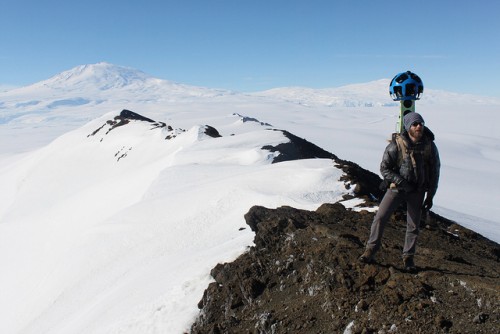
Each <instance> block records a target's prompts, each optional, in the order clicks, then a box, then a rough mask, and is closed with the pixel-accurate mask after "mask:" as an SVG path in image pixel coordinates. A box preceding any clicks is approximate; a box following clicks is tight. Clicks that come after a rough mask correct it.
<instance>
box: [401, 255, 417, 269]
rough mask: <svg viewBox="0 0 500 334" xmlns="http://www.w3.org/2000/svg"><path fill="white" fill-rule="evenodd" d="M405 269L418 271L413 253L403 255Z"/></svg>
mask: <svg viewBox="0 0 500 334" xmlns="http://www.w3.org/2000/svg"><path fill="white" fill-rule="evenodd" d="M403 266H404V270H405V271H406V272H409V273H414V272H416V271H417V267H416V266H415V262H413V255H408V256H404V257H403Z"/></svg>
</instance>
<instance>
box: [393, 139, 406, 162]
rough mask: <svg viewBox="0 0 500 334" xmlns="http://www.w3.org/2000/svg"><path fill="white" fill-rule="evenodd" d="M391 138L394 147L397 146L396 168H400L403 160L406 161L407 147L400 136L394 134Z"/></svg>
mask: <svg viewBox="0 0 500 334" xmlns="http://www.w3.org/2000/svg"><path fill="white" fill-rule="evenodd" d="M392 138H393V139H394V141H395V142H396V145H397V146H398V166H401V163H402V162H403V160H404V159H406V156H407V155H408V147H407V145H406V142H405V141H404V139H403V137H401V134H399V133H394V134H393V136H392Z"/></svg>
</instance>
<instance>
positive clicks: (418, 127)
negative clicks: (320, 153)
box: [359, 112, 441, 271]
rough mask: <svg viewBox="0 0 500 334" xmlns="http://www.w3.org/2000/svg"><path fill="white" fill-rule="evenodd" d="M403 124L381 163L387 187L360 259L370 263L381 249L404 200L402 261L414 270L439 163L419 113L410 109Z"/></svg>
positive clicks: (428, 131) (437, 155) (437, 154)
mask: <svg viewBox="0 0 500 334" xmlns="http://www.w3.org/2000/svg"><path fill="white" fill-rule="evenodd" d="M403 124H404V128H405V131H403V133H401V134H399V133H394V134H393V136H392V140H391V142H390V143H389V145H387V147H386V149H385V152H384V156H383V158H382V162H381V164H380V171H381V173H382V176H383V178H384V184H386V185H387V186H388V189H387V191H386V193H385V195H384V198H383V199H382V202H381V203H380V206H379V210H378V212H377V214H376V215H375V218H374V220H373V223H372V226H371V231H370V238H369V239H368V242H367V243H366V249H365V252H364V253H363V255H361V257H360V258H359V259H360V261H361V262H364V263H371V262H373V260H374V256H375V253H376V252H377V251H378V250H379V248H380V245H381V239H382V235H383V233H384V227H385V225H386V223H387V222H388V221H389V219H390V217H391V215H392V213H393V212H394V211H395V210H396V209H397V208H398V206H399V205H400V204H401V203H402V202H404V201H406V206H407V225H406V237H405V243H404V248H403V264H404V269H405V270H407V271H415V270H416V267H415V263H414V261H413V256H414V254H415V249H416V244H417V237H418V233H419V225H420V217H421V213H422V209H423V210H426V211H428V210H429V209H430V208H431V207H432V199H433V197H434V195H435V194H436V190H437V186H438V181H439V170H440V166H441V164H440V161H439V153H438V150H437V147H436V145H435V144H434V134H433V133H432V132H431V130H429V129H428V128H427V127H425V126H424V119H423V118H422V116H421V115H420V114H418V113H416V112H410V113H408V114H406V115H405V116H404V118H403ZM426 193H427V196H425V194H426ZM424 198H425V200H424Z"/></svg>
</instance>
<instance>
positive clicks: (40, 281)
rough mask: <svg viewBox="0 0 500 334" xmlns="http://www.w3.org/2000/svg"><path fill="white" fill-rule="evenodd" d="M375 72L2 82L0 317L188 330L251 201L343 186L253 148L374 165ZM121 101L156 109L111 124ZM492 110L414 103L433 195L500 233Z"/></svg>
mask: <svg viewBox="0 0 500 334" xmlns="http://www.w3.org/2000/svg"><path fill="white" fill-rule="evenodd" d="M387 82H388V81H387V80H380V81H376V82H373V83H366V84H361V85H351V86H346V87H341V88H338V89H328V90H319V91H318V90H308V89H298V88H287V89H277V90H272V91H267V92H260V93H252V94H244V93H235V92H228V91H221V90H215V89H209V88H201V87H191V86H186V85H181V84H177V83H172V82H168V81H165V80H160V79H156V78H154V77H151V76H149V75H146V74H144V73H142V72H140V71H136V70H134V69H130V68H123V67H119V66H115V65H111V64H106V63H99V64H94V65H84V66H80V67H77V68H74V69H71V70H69V71H66V72H63V73H61V74H59V75H56V76H54V77H53V78H50V79H48V80H46V81H43V82H40V83H37V84H34V85H31V86H27V87H23V88H19V89H15V90H10V91H7V92H0V188H1V189H2V192H0V266H1V267H2V268H3V270H2V275H0V287H2V288H1V290H0V317H1V320H0V332H1V333H156V332H167V333H181V332H182V331H183V330H186V329H187V328H188V327H189V324H190V322H191V321H192V320H193V317H194V316H195V315H196V312H197V308H196V304H197V302H198V301H199V299H200V298H201V294H202V292H203V290H204V289H205V287H206V285H207V284H208V282H210V277H209V271H210V269H211V268H212V267H213V266H214V265H215V264H216V263H218V262H223V261H230V260H232V259H234V258H235V257H236V256H237V255H238V254H241V252H243V251H244V250H245V249H246V247H247V246H249V245H251V244H252V238H253V235H252V233H251V232H250V231H249V229H248V228H246V226H245V223H244V219H243V215H244V213H246V212H247V211H248V209H249V208H250V207H251V206H252V205H263V206H267V207H277V206H281V205H292V206H294V207H298V208H305V209H315V208H316V207H317V206H319V205H320V204H322V203H324V202H336V201H338V200H340V198H341V197H342V195H343V194H345V193H346V192H348V190H346V189H345V187H344V185H343V184H342V183H340V182H338V181H337V180H338V179H339V177H340V176H341V172H340V171H339V170H337V169H336V168H334V166H333V165H332V163H331V161H328V160H321V159H318V160H304V161H293V162H285V163H279V164H271V163H270V162H271V160H272V158H273V156H274V153H271V152H269V151H266V150H262V149H261V148H262V147H263V146H265V145H277V144H279V143H283V142H286V141H287V138H285V137H284V136H283V135H282V133H281V132H279V131H269V130H268V129H284V130H288V131H290V132H291V133H294V134H295V135H297V136H299V137H303V138H305V139H307V140H308V141H310V142H313V143H315V144H316V145H318V146H320V147H322V148H324V149H326V150H328V151H330V152H332V153H334V154H336V155H337V156H339V157H340V158H342V159H347V160H351V161H355V162H356V163H358V164H360V165H361V166H362V167H364V168H367V169H369V170H371V171H373V172H378V164H379V163H380V158H381V155H382V152H383V149H384V147H385V145H386V139H387V138H389V136H390V133H391V132H392V131H393V130H394V128H395V123H396V119H397V113H398V109H399V106H398V105H395V104H394V103H393V102H392V101H391V100H390V98H389V95H388V94H387V91H386V90H387V87H386V86H388V84H386V83H387ZM381 90H383V92H381ZM426 98H427V99H426ZM332 101H333V102H332ZM124 108H127V109H131V110H132V111H135V112H138V113H140V114H142V115H143V116H146V117H148V118H150V119H152V120H154V121H156V122H149V121H144V120H142V121H141V120H132V121H130V122H129V123H127V124H124V125H122V126H116V124H117V122H118V121H117V120H116V119H115V117H116V116H117V115H118V114H119V112H120V111H121V110H122V109H124ZM499 109H500V103H499V102H498V101H497V100H495V99H491V98H485V97H472V96H464V95H457V94H453V93H447V92H435V91H432V90H429V89H426V91H425V92H424V98H423V99H422V100H421V101H419V102H418V103H417V111H419V112H420V113H421V114H422V115H423V116H424V118H425V119H426V122H427V125H428V126H429V127H430V128H431V129H432V130H433V131H434V132H435V134H436V137H437V141H436V143H437V145H438V147H439V149H440V154H441V159H442V177H441V183H440V188H439V190H438V194H437V196H436V198H435V208H434V210H435V211H436V212H437V213H440V214H442V215H444V216H446V217H448V218H451V219H455V220H457V221H458V222H459V223H461V224H462V225H464V226H466V227H469V228H471V229H473V230H475V231H477V232H479V233H481V234H483V235H485V236H486V237H488V238H490V239H492V240H495V241H497V242H499V241H500V232H499V231H500V229H499V228H498V218H497V217H498V216H499V214H500V211H499V210H500V209H499V208H498V206H497V203H498V199H499V197H498V189H499V188H500V155H499V152H500V135H499V134H498V131H496V130H497V126H496V124H497V123H498V122H497V120H498V119H499V116H498V115H499ZM108 121H110V122H108ZM162 122H163V123H162ZM206 125H210V126H212V127H214V128H215V129H217V130H218V132H219V133H220V134H221V135H222V137H217V138H213V137H211V136H208V135H207V134H206V129H207V128H206ZM166 138H169V139H166ZM6 287H9V288H6Z"/></svg>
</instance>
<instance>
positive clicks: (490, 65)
mask: <svg viewBox="0 0 500 334" xmlns="http://www.w3.org/2000/svg"><path fill="white" fill-rule="evenodd" d="M498 13H500V2H498V1H496V0H478V1H470V0H469V1H467V0H454V1H451V0H421V1H394V0H391V1H386V0H378V1H373V0H357V1H348V0H344V1H335V0H330V1H327V0H304V1H298V0H267V1H261V0H251V1H250V0H248V1H247V0H204V1H203V0H197V1H194V0H178V1H169V0H164V1H161V0H134V1H132V0H128V1H127V0H121V1H118V0H99V1H97V0H86V1H82V0H78V1H76V0H45V1H36V0H2V2H1V10H0V85H1V84H4V85H27V84H31V83H34V82H37V81H40V80H44V79H47V78H49V77H51V76H53V75H55V74H57V73H60V72H62V71H64V70H68V69H70V68H72V67H74V66H78V65H83V64H92V63H97V62H101V61H105V62H109V63H113V64H116V65H122V66H128V67H133V68H136V69H139V70H142V71H144V72H146V73H148V74H151V75H153V76H155V77H159V78H162V79H167V80H172V81H176V82H181V83H186V84H191V85H198V86H206V87H212V88H225V89H232V90H236V91H257V90H264V89H269V88H275V87H284V86H305V87H311V88H327V87H338V86H341V85H345V84H350V83H361V82H368V81H372V80H378V79H382V78H392V77H393V76H394V75H396V74H397V73H399V72H403V71H406V70H411V71H413V72H415V73H417V74H418V75H419V76H420V77H421V78H422V79H423V81H424V84H425V86H426V87H428V88H433V89H444V90H449V91H455V92H460V93H473V94H482V95H490V96H497V97H500V85H499V84H498V78H499V77H500V42H499V41H500V20H499V19H498V17H499V16H498V15H499V14H498Z"/></svg>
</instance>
